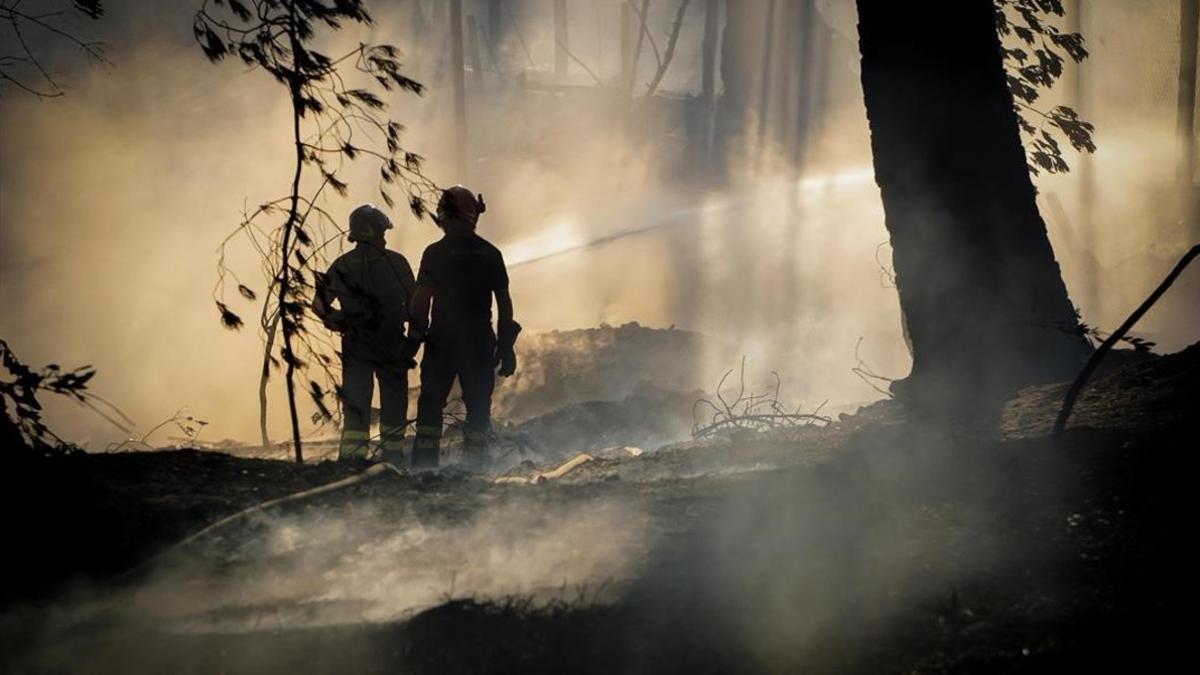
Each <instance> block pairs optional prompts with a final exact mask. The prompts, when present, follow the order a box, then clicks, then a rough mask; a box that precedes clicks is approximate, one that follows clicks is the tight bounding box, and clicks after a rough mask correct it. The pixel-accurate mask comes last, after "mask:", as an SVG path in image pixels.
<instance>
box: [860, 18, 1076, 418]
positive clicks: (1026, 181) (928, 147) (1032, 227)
mask: <svg viewBox="0 0 1200 675" xmlns="http://www.w3.org/2000/svg"><path fill="white" fill-rule="evenodd" d="M994 12H995V10H994V7H993V5H992V0H957V1H956V2H950V3H942V2H939V3H897V2H894V1H892V0H858V17H859V48H860V51H861V54H862V86H863V95H864V98H865V102H866V108H867V117H868V120H869V122H870V128H871V146H872V151H873V155H874V163H875V179H876V182H877V183H878V184H879V188H880V192H881V196H882V198H883V206H884V211H885V214H886V225H887V228H888V231H889V233H890V234H891V240H892V247H893V251H894V265H895V270H896V284H897V288H898V290H899V295H900V305H901V309H902V310H903V312H904V314H905V316H906V319H907V323H908V328H909V333H910V336H911V339H912V347H913V368H912V373H911V374H910V376H909V377H908V378H907V379H906V380H905V381H904V382H902V383H901V384H900V385H899V386H897V387H896V390H897V391H896V393H897V394H898V395H900V396H902V397H904V398H906V399H908V400H910V401H912V402H914V403H917V404H928V405H929V406H931V407H937V408H940V409H943V410H946V411H947V412H957V411H959V410H960V406H959V405H958V404H962V406H963V407H962V408H961V410H962V411H963V412H966V408H969V407H971V406H972V405H974V404H980V403H985V402H989V403H990V402H993V401H995V400H998V399H999V397H1003V396H1004V395H1006V394H1007V393H1010V392H1011V391H1013V390H1014V389H1015V388H1017V387H1020V386H1024V385H1029V384H1034V383H1038V382H1046V381H1052V380H1056V379H1065V378H1066V377H1069V376H1070V375H1072V374H1074V373H1075V372H1076V371H1077V370H1078V368H1079V367H1080V366H1081V365H1082V364H1083V362H1084V361H1085V359H1086V358H1087V356H1088V353H1089V351H1090V348H1089V347H1088V346H1087V344H1086V343H1085V342H1084V341H1083V339H1082V337H1081V335H1080V334H1079V330H1078V328H1079V326H1078V321H1077V320H1076V319H1075V316H1074V310H1073V307H1072V305H1071V302H1070V300H1069V299H1068V296H1067V289H1066V286H1065V285H1064V283H1063V280H1062V274H1061V271H1060V270H1059V267H1058V263H1057V261H1056V260H1055V259H1054V252H1053V250H1052V249H1051V247H1050V241H1049V239H1048V237H1047V235H1046V226H1045V223H1044V222H1043V221H1042V217H1041V215H1040V214H1039V213H1038V210H1037V206H1036V204H1035V202H1034V198H1035V191H1034V187H1033V184H1032V182H1031V181H1030V178H1029V172H1028V169H1027V167H1026V164H1025V153H1024V150H1023V148H1022V147H1021V143H1020V137H1019V135H1018V129H1017V119H1016V114H1015V112H1014V111H1013V101H1012V96H1011V95H1010V94H1009V92H1008V88H1007V85H1006V82H1005V76H1004V70H1003V65H1002V60H1001V51H1000V42H999V38H998V36H997V34H996V26H995V15H994ZM946 26H954V27H955V29H954V30H946V28H945V27H946Z"/></svg>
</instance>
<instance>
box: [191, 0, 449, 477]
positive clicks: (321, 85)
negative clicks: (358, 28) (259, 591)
mask: <svg viewBox="0 0 1200 675" xmlns="http://www.w3.org/2000/svg"><path fill="white" fill-rule="evenodd" d="M371 22H372V20H371V16H370V15H369V14H368V13H367V11H366V9H365V7H364V6H363V3H362V2H361V1H360V0H251V1H245V2H243V1H239V0H206V1H205V2H204V4H203V6H202V7H201V9H200V11H199V12H197V14H196V18H195V22H194V25H193V33H194V35H195V38H196V41H197V42H198V43H199V45H200V48H201V49H202V50H203V51H204V53H205V55H206V56H208V58H209V59H210V60H212V61H214V62H217V61H221V60H223V59H225V58H227V57H230V58H236V59H239V60H240V61H241V62H242V63H244V64H245V65H247V66H251V67H253V68H261V69H262V70H264V71H266V72H268V73H270V74H271V76H272V77H274V78H275V80H276V81H277V82H279V84H281V85H283V86H284V87H286V88H287V92H288V96H289V98H290V100H291V103H292V122H293V124H292V141H293V146H294V149H295V167H294V173H293V176H292V181H291V186H290V191H289V193H288V194H287V195H286V196H284V197H280V198H277V199H273V200H270V201H267V202H263V203H262V204H261V205H260V206H259V207H258V208H256V209H254V210H253V211H248V212H246V213H244V214H243V215H244V217H243V220H242V222H241V223H240V224H239V225H238V226H237V228H235V229H234V231H233V232H232V233H231V234H230V235H229V236H228V237H227V238H226V239H225V241H224V242H222V244H221V247H220V249H219V260H218V266H217V270H218V274H217V284H216V287H215V288H214V290H213V298H214V301H215V302H216V305H217V310H218V311H219V312H220V317H221V323H222V324H223V325H224V326H225V327H227V328H230V329H234V330H236V329H238V328H241V327H242V325H243V323H244V322H243V321H242V319H241V317H240V316H239V315H238V314H237V313H235V312H234V311H233V310H231V309H230V306H229V303H228V302H227V301H226V300H225V281H226V278H227V277H233V278H234V281H235V283H236V285H237V292H238V294H239V295H240V296H242V298H243V299H245V300H248V301H254V300H255V299H256V298H257V297H258V294H257V292H255V291H254V290H253V289H252V288H251V286H250V285H248V284H245V283H242V282H241V280H239V279H237V278H236V275H235V274H234V273H233V271H232V270H230V269H229V268H228V266H227V265H226V262H225V247H226V246H227V245H228V244H229V243H230V242H231V241H232V240H233V239H234V238H235V237H237V236H238V235H241V236H244V237H245V239H246V240H248V242H249V244H250V246H251V247H252V248H253V249H254V250H255V252H256V253H257V254H258V255H259V256H260V257H261V258H262V261H263V272H264V276H265V283H266V292H265V294H264V299H263V305H262V310H261V316H260V321H259V327H260V328H261V330H262V331H263V337H264V355H263V372H262V383H261V385H260V387H261V391H260V394H261V395H260V401H262V402H263V403H262V406H263V409H262V411H261V416H262V419H263V423H262V433H263V442H264V444H265V443H266V442H267V438H266V424H265V418H266V408H265V405H266V404H265V401H266V397H265V387H266V382H267V379H268V377H269V375H270V371H271V369H272V368H278V367H280V366H281V365H282V366H283V367H284V368H285V369H286V384H287V392H288V406H289V410H290V413H291V419H292V437H293V443H295V450H296V459H297V461H302V460H303V455H302V451H301V439H300V430H299V418H298V415H297V412H296V401H295V384H294V376H295V372H296V371H297V370H305V369H307V368H309V366H310V365H312V364H314V363H315V364H316V365H317V367H318V368H319V369H320V371H321V373H322V377H323V379H324V380H325V382H326V384H325V385H324V386H322V385H320V384H319V383H318V382H316V381H315V380H310V381H309V387H308V391H309V394H310V396H311V397H312V399H313V402H314V404H315V405H316V407H317V414H316V415H314V420H316V421H322V420H330V419H333V412H332V411H331V409H330V407H329V405H328V404H327V403H326V402H325V396H326V395H327V393H328V392H330V391H336V390H337V377H336V375H335V374H334V373H333V372H332V370H331V366H332V364H333V362H334V361H333V360H332V359H330V358H329V357H328V354H329V353H332V352H334V351H335V350H336V347H335V346H334V344H333V343H332V342H330V341H329V339H328V335H327V334H326V333H324V332H323V331H312V330H310V329H309V325H308V321H307V319H308V311H309V310H308V308H309V307H310V306H311V301H312V293H313V289H314V282H315V278H316V275H317V274H319V273H320V272H322V271H323V270H324V269H325V268H326V267H327V266H328V264H329V261H330V259H331V258H332V257H334V256H336V254H338V253H340V250H341V244H340V242H341V235H342V230H341V228H340V227H339V226H338V225H337V223H336V221H335V219H334V218H333V217H332V216H331V215H330V213H329V212H328V211H327V210H326V209H325V207H324V206H323V205H322V204H324V203H325V202H324V196H325V191H326V188H329V189H332V190H333V191H334V192H335V193H337V194H338V195H341V196H345V195H346V192H347V185H346V183H345V182H344V181H342V180H341V179H339V178H338V172H339V171H340V170H341V169H342V167H343V164H344V162H347V161H354V160H355V159H357V158H360V157H363V156H367V157H371V158H374V159H375V160H377V161H378V162H379V165H380V169H379V176H380V179H379V194H380V196H381V198H382V199H383V201H384V202H385V203H386V204H388V205H389V206H393V205H394V204H395V198H394V197H393V194H392V192H391V191H392V190H393V189H400V190H401V191H403V192H404V195H405V201H406V202H407V205H408V207H409V209H410V210H411V211H412V213H413V215H415V216H416V217H418V218H421V217H422V216H423V215H424V214H425V213H426V212H427V211H428V210H429V208H428V207H429V200H430V199H432V198H434V197H435V196H436V192H437V187H436V186H435V185H434V184H433V183H432V181H430V180H429V179H427V178H425V176H424V175H422V173H421V164H422V158H421V157H420V156H419V155H417V154H415V153H412V152H408V151H406V150H405V149H404V148H403V147H402V146H401V144H400V137H401V134H402V133H403V132H404V127H403V126H402V125H401V124H399V123H398V122H395V121H393V120H391V119H388V118H386V117H385V116H384V114H385V113H386V110H387V103H386V101H385V100H384V98H383V94H384V93H386V92H392V91H399V92H404V93H411V94H418V95H419V94H420V93H421V92H422V89H423V87H422V85H421V84H420V83H419V82H416V81H415V80H412V79H411V78H409V77H407V76H405V75H404V74H403V71H402V66H401V63H400V60H399V57H400V52H399V50H398V49H396V48H395V47H393V46H391V45H366V44H359V46H358V47H356V48H354V49H352V50H350V51H348V52H346V53H343V54H340V55H337V56H329V55H326V54H324V53H322V52H320V51H317V50H316V49H315V48H314V46H313V45H314V43H315V42H316V40H317V37H318V31H319V30H320V29H321V28H325V29H328V30H331V31H337V30H339V29H341V28H342V27H343V26H344V25H345V24H347V23H350V24H361V25H370V24H371ZM372 88H375V90H374V91H373V90H372ZM306 171H307V172H309V173H311V172H313V171H315V172H316V176H317V177H318V180H317V184H316V187H314V188H312V189H311V190H310V191H308V192H305V187H304V183H303V181H304V177H305V175H306ZM335 244H336V245H335ZM277 332H278V333H280V334H282V337H283V341H282V342H283V343H282V345H280V346H279V347H278V349H277V348H276V334H277Z"/></svg>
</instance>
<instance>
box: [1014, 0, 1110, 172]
mask: <svg viewBox="0 0 1200 675" xmlns="http://www.w3.org/2000/svg"><path fill="white" fill-rule="evenodd" d="M995 3H996V30H997V32H999V34H1000V38H1001V42H1002V45H1001V51H1002V53H1003V55H1004V65H1005V71H1006V73H1005V74H1006V77H1007V81H1008V90H1009V92H1011V93H1012V96H1013V105H1014V108H1015V109H1016V112H1017V120H1018V123H1019V124H1020V127H1021V135H1022V137H1023V139H1024V141H1025V147H1026V154H1027V156H1028V164H1029V171H1030V173H1032V174H1033V175H1035V176H1036V175H1038V174H1039V173H1041V172H1042V171H1046V172H1047V173H1065V172H1067V171H1068V170H1069V169H1070V167H1069V165H1068V164H1067V162H1066V160H1065V159H1064V157H1063V144H1062V142H1061V141H1063V140H1065V141H1066V143H1068V144H1069V145H1070V146H1071V147H1072V148H1074V149H1075V150H1076V151H1079V152H1095V151H1096V144H1095V142H1094V141H1093V139H1092V135H1093V133H1094V132H1095V127H1094V126H1093V125H1092V124H1091V123H1090V122H1087V121H1084V120H1082V119H1080V117H1079V114H1078V113H1077V112H1076V111H1075V110H1073V109H1072V108H1070V107H1068V106H1056V107H1054V108H1052V109H1050V110H1041V109H1039V108H1037V107H1036V104H1037V101H1038V99H1039V98H1040V97H1041V94H1042V93H1043V92H1045V91H1047V90H1049V89H1050V88H1052V87H1053V86H1054V84H1055V83H1056V82H1058V80H1059V79H1060V78H1061V77H1062V75H1063V73H1064V67H1065V64H1066V60H1067V59H1071V60H1072V61H1074V62H1075V63H1080V62H1082V61H1083V60H1084V59H1086V58H1087V57H1088V52H1087V49H1086V48H1085V47H1084V40H1083V36H1082V35H1080V34H1079V33H1068V32H1063V31H1061V30H1059V29H1058V28H1057V27H1056V26H1055V25H1054V24H1053V23H1051V17H1059V18H1061V17H1063V16H1065V14H1066V11H1065V10H1064V8H1063V4H1062V0H995Z"/></svg>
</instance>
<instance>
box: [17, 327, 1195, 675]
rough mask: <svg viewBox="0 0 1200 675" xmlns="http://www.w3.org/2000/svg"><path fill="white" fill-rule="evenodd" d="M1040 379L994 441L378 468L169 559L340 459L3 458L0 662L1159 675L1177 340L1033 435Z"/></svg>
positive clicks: (863, 425) (1165, 636)
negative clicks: (500, 471) (550, 469)
mask: <svg viewBox="0 0 1200 675" xmlns="http://www.w3.org/2000/svg"><path fill="white" fill-rule="evenodd" d="M1064 387H1065V385H1054V386H1048V387H1039V388H1035V389H1031V390H1028V391H1025V392H1022V394H1021V395H1020V396H1019V397H1018V398H1017V399H1015V400H1014V401H1012V402H1011V403H1010V404H1009V406H1008V408H1007V409H1006V411H1005V413H1004V415H1003V417H1002V420H1001V423H1000V425H999V429H1000V431H999V432H990V433H981V432H979V431H978V430H975V431H964V430H958V429H947V428H944V427H942V426H937V425H930V424H926V423H923V422H922V421H921V420H919V419H913V418H911V416H910V415H908V414H907V413H906V412H905V410H904V409H903V408H902V407H901V406H899V405H897V404H894V403H891V402H886V403H880V404H876V405H873V406H870V407H868V408H866V409H864V410H863V411H861V412H860V413H859V414H858V415H855V416H848V417H844V418H843V419H841V420H840V421H838V422H837V423H835V424H833V425H831V426H829V427H825V428H817V427H813V428H809V429H805V430H803V431H801V432H797V433H796V434H795V435H794V437H792V438H789V439H786V440H779V439H774V440H772V439H767V438H762V437H744V438H739V439H737V440H736V441H733V440H730V439H724V440H721V439H716V440H708V441H705V442H704V443H685V444H677V445H673V446H667V447H664V448H662V449H658V450H657V451H651V452H647V453H646V454H643V455H641V456H638V457H633V456H629V455H628V454H626V455H622V454H620V453H617V452H614V453H609V454H607V455H605V456H601V457H598V458H597V459H595V460H594V461H591V462H589V463H587V464H584V465H583V466H582V467H581V468H579V469H577V470H576V471H574V472H572V473H570V474H568V475H567V476H566V477H564V478H562V479H559V480H551V481H546V482H542V483H538V484H532V485H519V484H497V483H495V482H494V479H495V476H490V475H488V476H480V475H470V474H466V473H464V472H462V471H459V470H457V469H455V468H453V467H451V468H448V469H445V470H442V471H439V472H435V473H419V474H412V475H397V474H395V473H391V472H388V473H386V474H384V475H381V476H379V477H377V478H374V479H372V480H369V481H365V482H363V483H361V484H359V485H357V486H354V487H351V488H348V489H346V490H342V491H339V492H337V493H334V494H332V495H327V496H324V497H321V498H318V499H314V500H309V501H306V502H303V503H300V504H294V505H288V506H283V507H280V508H278V509H272V510H270V511H268V512H266V513H262V514H258V515H256V516H255V517H252V518H247V519H245V520H244V521H240V522H238V523H236V524H234V525H231V526H229V527H227V528H223V529H222V530H220V531H219V532H218V533H216V534H214V535H213V536H210V537H205V538H204V539H202V540H200V541H198V542H195V543H193V544H190V545H188V546H186V547H184V548H182V549H171V550H168V549H169V548H170V547H171V545H172V544H174V543H176V542H179V541H180V540H182V539H183V538H184V537H186V536H187V535H188V534H190V533H193V532H196V531H198V530H200V529H201V528H202V527H204V526H205V525H207V524H210V523H212V522H215V521H217V520H218V519H220V518H222V517H224V516H227V515H229V514H232V513H235V512H237V511H239V510H241V509H244V508H246V507H249V506H252V505H254V504H258V503H261V502H264V501H266V500H269V499H273V498H276V497H279V496H283V495H286V494H291V493H294V492H297V491H299V490H304V489H308V488H311V487H315V486H318V485H323V484H328V483H330V482H332V481H336V480H339V479H342V478H346V477H348V476H351V475H354V474H357V473H360V472H362V471H364V470H366V468H367V465H366V464H365V463H364V464H360V465H345V464H335V463H329V462H324V463H319V464H313V465H306V466H297V465H294V464H290V463H287V462H280V461H272V460H256V459H245V458H236V457H232V456H229V455H224V454H220V453H214V452H198V451H170V452H144V453H124V454H115V455H77V456H70V457H64V458H59V459H54V460H31V459H21V460H8V461H9V466H8V467H6V469H7V470H5V471H4V473H3V475H4V480H5V481H6V483H7V484H6V485H5V489H4V490H3V494H4V500H5V503H4V506H5V507H6V508H5V513H6V514H7V516H8V519H9V523H10V527H9V528H7V529H8V533H9V536H8V542H7V543H8V545H7V546H6V552H7V554H8V555H7V556H6V557H7V558H8V563H9V565H8V566H9V574H7V575H5V580H6V583H5V585H4V590H3V597H4V605H3V606H4V611H3V612H2V613H0V645H3V650H2V654H3V656H2V657H0V658H2V661H0V668H2V669H3V670H4V671H5V672H96V673H111V672H122V673H125V672H196V673H201V672H239V673H240V672H246V673H257V672H341V671H352V672H401V671H402V672H417V673H448V672H480V673H509V672H535V673H561V672H595V673H613V672H634V673H640V672H646V673H650V672H681V673H682V672H713V673H717V672H720V673H729V672H796V671H798V670H804V671H807V672H862V673H880V672H897V673H900V672H903V673H968V672H970V673H978V672H986V673H1010V672H1021V673H1034V672H1063V671H1076V670H1090V671H1099V672H1117V671H1122V672H1128V671H1138V672H1142V671H1153V670H1161V669H1165V664H1167V663H1171V662H1172V659H1177V658H1179V657H1181V656H1183V655H1185V654H1186V650H1187V645H1188V643H1187V642H1186V640H1185V631H1186V630H1187V629H1188V623H1187V622H1185V621H1184V620H1183V619H1184V617H1186V616H1187V613H1188V612H1189V610H1190V605H1191V603H1190V599H1189V597H1188V593H1187V589H1189V587H1190V584H1189V583H1188V579H1189V578H1190V574H1189V573H1188V570H1186V569H1185V562H1184V561H1185V560H1186V556H1185V555H1184V553H1183V549H1184V547H1185V545H1186V541H1185V540H1184V538H1183V536H1184V533H1186V532H1189V531H1190V529H1191V528H1190V527H1189V525H1190V521H1191V512H1190V509H1191V506H1192V505H1191V503H1190V500H1189V499H1188V496H1189V490H1188V488H1189V487H1190V486H1191V485H1192V483H1193V478H1192V476H1193V475H1194V473H1193V471H1192V470H1191V469H1192V466H1193V464H1194V462H1195V459H1194V452H1190V451H1194V449H1195V441H1194V431H1193V427H1192V425H1191V424H1190V422H1191V417H1193V416H1194V414H1195V410H1196V403H1197V401H1200V396H1198V394H1200V346H1193V347H1191V348H1189V349H1188V350H1186V351H1184V352H1181V353H1179V354H1175V355H1170V356H1165V357H1146V358H1139V357H1130V356H1124V357H1118V358H1117V359H1115V360H1114V363H1113V365H1112V366H1110V367H1108V368H1107V369H1106V370H1105V371H1104V372H1102V373H1100V374H1099V375H1098V376H1097V377H1096V379H1095V380H1094V383H1093V385H1092V386H1091V387H1089V389H1088V390H1087V392H1086V393H1085V395H1084V396H1083V397H1082V398H1081V400H1080V404H1079V408H1078V414H1077V416H1076V417H1074V418H1073V420H1072V423H1071V425H1070V427H1069V429H1068V431H1067V433H1066V434H1064V435H1063V436H1062V437H1060V438H1052V437H1050V436H1049V435H1048V433H1047V430H1048V429H1049V425H1050V423H1051V422H1052V420H1053V416H1054V414H1055V412H1056V411H1057V408H1056V405H1057V400H1058V397H1059V396H1061V391H1062V390H1063V388H1064ZM10 454H11V453H10ZM533 469H534V467H529V466H526V467H524V468H523V469H520V470H518V471H515V472H513V473H521V471H524V472H525V473H526V474H528V473H529V472H530V471H532V470H533ZM163 551H167V552H166V553H165V554H163V555H161V556H159V557H156V558H153V562H152V563H150V564H142V565H141V566H140V567H139V564H141V563H144V562H145V561H146V560H148V559H150V558H151V556H154V555H156V554H160V553H162V552H163ZM129 570H134V571H133V572H132V573H129Z"/></svg>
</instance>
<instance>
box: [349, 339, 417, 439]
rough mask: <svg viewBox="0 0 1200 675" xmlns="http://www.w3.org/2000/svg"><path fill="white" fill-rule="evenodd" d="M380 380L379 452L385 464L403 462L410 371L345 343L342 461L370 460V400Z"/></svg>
mask: <svg viewBox="0 0 1200 675" xmlns="http://www.w3.org/2000/svg"><path fill="white" fill-rule="evenodd" d="M376 379H378V380H379V450H380V452H381V453H382V455H383V458H384V460H385V461H401V459H402V457H403V454H404V428H405V427H406V426H407V425H408V371H407V370H406V369H405V368H404V366H403V365H398V364H396V363H390V362H385V361H383V360H381V359H379V358H378V357H377V356H376V355H375V353H374V350H370V349H361V348H356V346H355V345H354V344H352V343H350V342H349V341H343V343H342V416H343V418H344V420H345V425H344V426H343V428H342V443H341V447H340V448H339V449H338V457H339V459H348V458H351V457H364V458H365V457H367V456H368V454H369V452H370V439H371V397H372V395H373V394H374V392H375V380H376Z"/></svg>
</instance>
